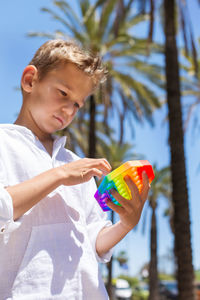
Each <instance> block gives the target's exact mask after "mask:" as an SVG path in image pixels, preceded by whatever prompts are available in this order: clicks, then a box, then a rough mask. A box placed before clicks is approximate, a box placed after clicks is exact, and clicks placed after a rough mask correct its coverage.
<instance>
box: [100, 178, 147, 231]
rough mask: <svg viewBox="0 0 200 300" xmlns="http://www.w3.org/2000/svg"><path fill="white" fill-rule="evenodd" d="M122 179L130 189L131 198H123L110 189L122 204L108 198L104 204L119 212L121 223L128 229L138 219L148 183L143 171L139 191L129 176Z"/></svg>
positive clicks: (135, 223)
mask: <svg viewBox="0 0 200 300" xmlns="http://www.w3.org/2000/svg"><path fill="white" fill-rule="evenodd" d="M124 180H125V181H126V183H127V185H128V187H129V189H130V191H131V196H132V197H131V199H130V200H127V199H125V198H124V197H122V196H121V195H120V194H119V193H118V192H117V191H116V190H113V189H112V190H110V192H111V193H112V195H113V197H114V198H115V199H116V200H117V201H118V202H119V203H120V204H121V205H122V206H118V205H116V204H114V203H113V202H111V201H109V200H108V202H106V204H107V205H108V206H109V207H110V208H111V209H112V210H114V211H115V212H116V213H118V214H119V217H120V222H121V224H122V225H123V226H124V227H125V229H127V231H130V230H131V229H133V228H134V227H135V226H136V225H137V223H138V221H139V219H140V216H141V213H142V209H143V206H144V203H145V201H146V200H147V196H148V192H149V189H150V184H149V178H148V176H147V174H146V173H145V172H143V173H142V181H143V187H142V190H141V192H140V193H139V190H138V188H137V186H136V184H135V183H134V182H133V181H132V180H131V178H130V177H129V176H125V177H124Z"/></svg>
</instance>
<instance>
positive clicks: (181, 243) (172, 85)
mask: <svg viewBox="0 0 200 300" xmlns="http://www.w3.org/2000/svg"><path fill="white" fill-rule="evenodd" d="M164 11H165V61H166V90H167V103H168V110H169V113H168V115H169V142H170V148H171V171H172V199H173V204H174V230H175V256H176V258H177V279H178V288H179V299H180V300H188V299H191V300H193V299H194V298H195V296H194V285H193V284H194V271H193V265H192V249H191V234H190V216H189V207H188V190H187V177H186V170H185V154H184V135H183V126H182V108H181V99H180V78H179V65H178V51H177V45H176V30H175V14H174V13H175V0H170V1H169V0H164ZM172 66H173V68H172Z"/></svg>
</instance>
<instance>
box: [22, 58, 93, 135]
mask: <svg viewBox="0 0 200 300" xmlns="http://www.w3.org/2000/svg"><path fill="white" fill-rule="evenodd" d="M33 70H34V68H33ZM37 75H38V74H37V69H35V74H34V76H33V78H32V82H31V88H30V91H29V92H28V93H27V99H26V102H25V103H26V104H25V107H26V121H27V122H28V125H29V128H30V129H32V130H33V132H36V133H37V132H38V134H40V132H41V134H47V135H48V134H51V133H53V132H55V131H57V130H61V129H63V128H65V127H67V126H68V125H69V124H70V123H71V121H72V120H73V118H74V116H75V115H76V113H77V111H78V110H79V108H81V107H82V106H83V105H84V103H85V100H86V98H87V97H88V96H89V95H90V94H91V92H92V88H93V84H92V79H91V78H90V77H89V76H88V75H86V74H85V73H84V72H83V71H81V70H79V69H78V68H77V67H76V66H75V65H73V64H71V63H68V64H66V65H64V66H62V67H60V68H58V69H56V70H53V71H50V72H49V73H47V74H46V75H45V77H44V78H43V79H42V80H41V81H39V80H38V76H37ZM25 76H26V75H25ZM30 76H32V75H30ZM22 78H23V77H22ZM28 80H30V79H28ZM22 82H23V79H22Z"/></svg>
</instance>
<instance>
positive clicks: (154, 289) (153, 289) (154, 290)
mask: <svg viewBox="0 0 200 300" xmlns="http://www.w3.org/2000/svg"><path fill="white" fill-rule="evenodd" d="M154 206H155V204H153V206H151V207H152V216H151V242H150V243H151V245H150V248H151V260H150V266H149V292H150V293H149V300H159V299H160V297H159V291H158V267H157V224H156V223H157V222H156V207H154Z"/></svg>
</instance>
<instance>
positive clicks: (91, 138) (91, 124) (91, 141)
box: [88, 95, 96, 158]
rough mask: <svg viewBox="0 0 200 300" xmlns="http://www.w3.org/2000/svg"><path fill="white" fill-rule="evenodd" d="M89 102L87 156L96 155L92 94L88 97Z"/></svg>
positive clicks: (94, 110)
mask: <svg viewBox="0 0 200 300" xmlns="http://www.w3.org/2000/svg"><path fill="white" fill-rule="evenodd" d="M89 103H90V120H89V137H88V157H91V158H95V157H96V120H95V117H96V103H95V98H94V95H91V96H90V98H89Z"/></svg>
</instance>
